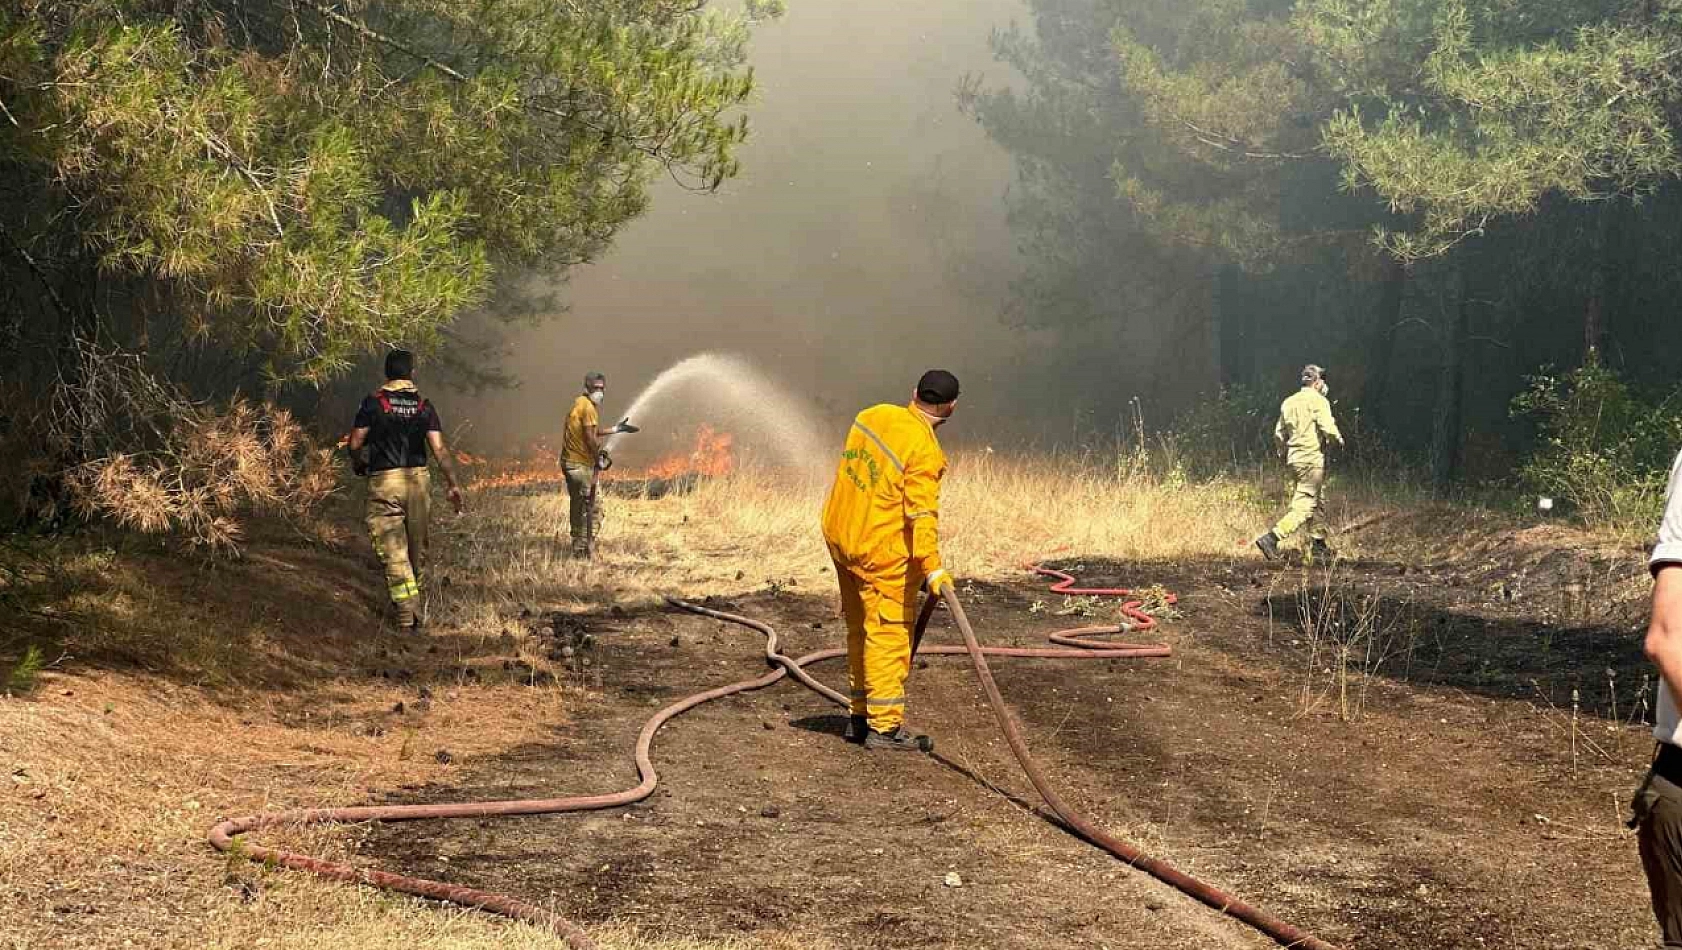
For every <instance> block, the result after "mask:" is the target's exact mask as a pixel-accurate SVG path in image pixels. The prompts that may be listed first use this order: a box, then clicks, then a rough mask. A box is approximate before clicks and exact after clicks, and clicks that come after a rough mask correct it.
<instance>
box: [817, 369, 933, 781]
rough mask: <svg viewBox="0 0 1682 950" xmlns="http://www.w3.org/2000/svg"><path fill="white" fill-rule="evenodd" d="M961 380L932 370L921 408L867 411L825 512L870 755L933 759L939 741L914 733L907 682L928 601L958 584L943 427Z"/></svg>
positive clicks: (857, 717) (858, 719)
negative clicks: (944, 546) (946, 553)
mask: <svg viewBox="0 0 1682 950" xmlns="http://www.w3.org/2000/svg"><path fill="white" fill-rule="evenodd" d="M957 405H958V378H957V377H956V376H953V375H952V374H951V373H948V372H946V371H945V370H940V369H931V370H929V371H928V372H926V373H924V374H923V377H922V378H921V379H920V380H918V381H917V388H916V389H915V390H914V391H913V393H912V398H911V403H910V405H906V406H896V405H892V404H887V403H884V404H882V405H879V406H872V407H871V408H869V409H866V410H865V411H863V412H861V413H859V415H858V418H856V419H854V420H853V425H852V428H851V429H850V430H849V431H848V433H847V444H846V447H845V448H844V449H843V451H842V452H841V464H840V466H839V468H838V469H837V471H836V473H835V483H834V485H833V486H831V488H830V490H829V499H828V501H826V502H825V503H824V509H823V536H824V542H825V543H826V544H827V545H828V547H829V554H830V556H831V557H832V558H834V559H835V576H836V579H837V580H838V581H839V583H840V586H841V610H842V613H843V614H845V616H846V618H847V677H848V681H849V684H850V686H851V688H852V707H851V710H850V712H851V715H850V716H849V717H848V721H847V732H846V736H847V740H848V741H849V742H858V743H862V744H863V745H864V747H865V748H867V749H880V750H887V751H897V752H929V751H932V750H933V749H934V742H933V740H931V739H930V738H929V737H928V736H924V735H918V734H916V733H914V732H912V731H910V730H909V729H907V728H906V727H905V678H906V676H907V675H908V674H909V673H910V672H911V631H912V627H913V625H914V624H915V623H916V620H917V601H918V594H919V592H920V591H921V590H923V589H924V588H927V590H928V592H929V594H930V595H931V596H939V595H940V594H941V592H942V591H943V590H945V589H946V588H949V587H951V586H952V575H951V574H948V573H947V572H946V570H945V568H943V567H942V566H941V563H940V538H939V524H940V480H941V478H943V477H944V476H945V475H946V454H945V453H944V452H942V451H941V449H940V440H939V439H936V438H935V433H934V430H935V429H937V428H939V427H940V426H941V425H944V424H945V423H946V421H947V420H949V419H951V418H952V413H953V411H954V410H956V409H957Z"/></svg>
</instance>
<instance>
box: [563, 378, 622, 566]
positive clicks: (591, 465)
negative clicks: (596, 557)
mask: <svg viewBox="0 0 1682 950" xmlns="http://www.w3.org/2000/svg"><path fill="white" fill-rule="evenodd" d="M606 395H607V377H606V376H604V375H602V374H601V373H587V374H585V376H584V392H583V394H581V395H580V396H579V397H578V398H577V399H574V400H573V401H572V411H571V412H569V413H567V424H566V434H565V435H564V436H563V437H562V440H561V471H562V472H563V473H565V474H566V480H567V497H568V500H569V501H570V502H571V511H570V515H571V521H572V556H573V557H586V558H587V557H589V556H590V555H591V553H592V552H591V550H590V547H591V545H590V540H591V535H592V534H593V533H594V529H595V525H593V524H590V523H589V522H590V521H591V520H593V519H594V518H595V516H596V513H595V512H594V511H592V510H591V508H592V505H593V502H594V498H593V497H592V496H593V494H594V490H595V485H596V468H597V466H598V465H602V464H603V463H602V456H603V448H602V439H605V438H607V437H608V436H610V435H614V434H616V433H619V432H635V431H636V429H635V428H634V427H632V426H629V425H627V424H626V422H625V421H623V420H622V421H621V422H620V423H619V424H618V425H613V426H609V427H607V428H605V429H603V428H601V416H600V411H599V410H598V409H597V408H596V407H597V406H600V405H601V402H602V399H603V397H605V396H606ZM604 467H605V466H604Z"/></svg>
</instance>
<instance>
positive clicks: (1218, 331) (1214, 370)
mask: <svg viewBox="0 0 1682 950" xmlns="http://www.w3.org/2000/svg"><path fill="white" fill-rule="evenodd" d="M1225 271H1226V268H1225V267H1223V266H1222V265H1221V264H1219V263H1216V264H1214V265H1212V266H1211V268H1210V270H1209V272H1208V277H1207V280H1208V285H1207V286H1208V288H1209V300H1208V310H1209V317H1208V321H1209V322H1208V324H1207V330H1206V332H1207V334H1208V337H1207V345H1208V347H1209V377H1208V378H1210V379H1211V380H1213V382H1214V384H1215V386H1214V391H1215V393H1217V394H1219V393H1220V391H1221V390H1223V389H1225V388H1226V384H1227V365H1226V348H1225V347H1224V346H1223V345H1222V344H1223V343H1225V342H1226V341H1225V340H1224V339H1223V338H1224V336H1225V334H1226V331H1225V329H1224V325H1223V320H1222V317H1223V316H1224V315H1223V314H1222V313H1221V297H1222V296H1223V295H1222V294H1221V285H1222V277H1223V276H1224V274H1225Z"/></svg>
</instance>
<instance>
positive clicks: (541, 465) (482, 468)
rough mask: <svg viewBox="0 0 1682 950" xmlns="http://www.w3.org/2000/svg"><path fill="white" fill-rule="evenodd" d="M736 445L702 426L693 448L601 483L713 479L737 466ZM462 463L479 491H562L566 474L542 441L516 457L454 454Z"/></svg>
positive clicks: (612, 473) (617, 472) (617, 471)
mask: <svg viewBox="0 0 1682 950" xmlns="http://www.w3.org/2000/svg"><path fill="white" fill-rule="evenodd" d="M734 442H735V439H734V437H733V436H731V435H730V433H728V432H719V431H717V430H715V429H713V428H712V427H711V426H707V425H703V426H701V427H700V428H699V429H697V430H696V431H695V444H694V447H693V448H691V449H690V450H689V451H686V452H676V453H673V454H672V455H668V456H665V457H664V458H661V459H658V460H656V461H655V462H654V463H653V464H651V465H649V466H648V467H646V468H644V469H641V470H635V469H628V468H623V467H619V468H613V469H610V470H608V471H606V472H603V473H602V479H603V480H615V479H617V480H627V479H651V478H678V477H682V476H685V475H699V476H703V477H714V476H718V475H725V474H728V473H729V472H731V471H732V470H733V469H734V468H735V467H736V458H735V453H734V451H733V449H732V445H733V443H734ZM456 454H457V455H458V457H459V458H460V460H461V462H462V464H464V465H471V466H474V468H475V471H474V475H473V486H474V487H475V488H480V489H496V488H521V487H528V486H532V487H549V488H555V489H563V490H564V486H565V485H566V473H565V472H564V471H562V470H561V464H560V459H559V457H558V454H557V453H556V451H555V450H554V448H553V447H551V446H549V445H548V444H546V443H543V442H536V443H533V444H532V445H531V446H529V447H527V449H526V450H525V451H524V452H522V453H521V454H520V455H519V456H518V457H514V458H500V459H487V458H481V457H477V456H472V455H469V454H467V453H465V452H458V453H456Z"/></svg>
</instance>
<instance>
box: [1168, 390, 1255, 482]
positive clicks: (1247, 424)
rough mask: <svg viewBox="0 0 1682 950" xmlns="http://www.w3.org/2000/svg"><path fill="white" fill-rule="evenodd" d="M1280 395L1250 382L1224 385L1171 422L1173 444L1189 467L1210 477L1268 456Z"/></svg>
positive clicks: (1198, 473) (1199, 473) (1249, 465)
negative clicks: (1214, 393)
mask: <svg viewBox="0 0 1682 950" xmlns="http://www.w3.org/2000/svg"><path fill="white" fill-rule="evenodd" d="M1278 419H1279V399H1278V398H1276V397H1275V396H1274V395H1273V394H1271V393H1263V392H1262V391H1261V390H1260V389H1257V388H1255V387H1253V386H1242V385H1235V386H1228V387H1226V388H1224V389H1222V390H1221V392H1220V394H1219V395H1217V396H1216V397H1215V398H1214V399H1210V400H1207V401H1204V402H1201V403H1198V404H1197V405H1195V406H1193V407H1192V408H1191V409H1189V410H1187V411H1186V412H1185V413H1184V414H1183V415H1181V416H1180V418H1179V419H1178V420H1176V421H1175V424H1174V430H1173V431H1174V443H1175V445H1176V446H1177V448H1178V450H1179V453H1180V457H1181V459H1182V461H1183V462H1184V463H1185V465H1186V467H1187V469H1188V470H1189V471H1190V472H1191V473H1192V474H1193V475H1195V476H1197V477H1199V478H1208V477H1212V476H1215V475H1219V474H1221V473H1222V472H1229V471H1233V470H1236V469H1244V468H1250V467H1253V466H1255V465H1257V464H1260V463H1263V462H1266V461H1269V460H1271V459H1273V458H1274V456H1275V455H1276V454H1277V453H1276V452H1275V451H1274V448H1273V425H1274V423H1275V422H1277V421H1278Z"/></svg>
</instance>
